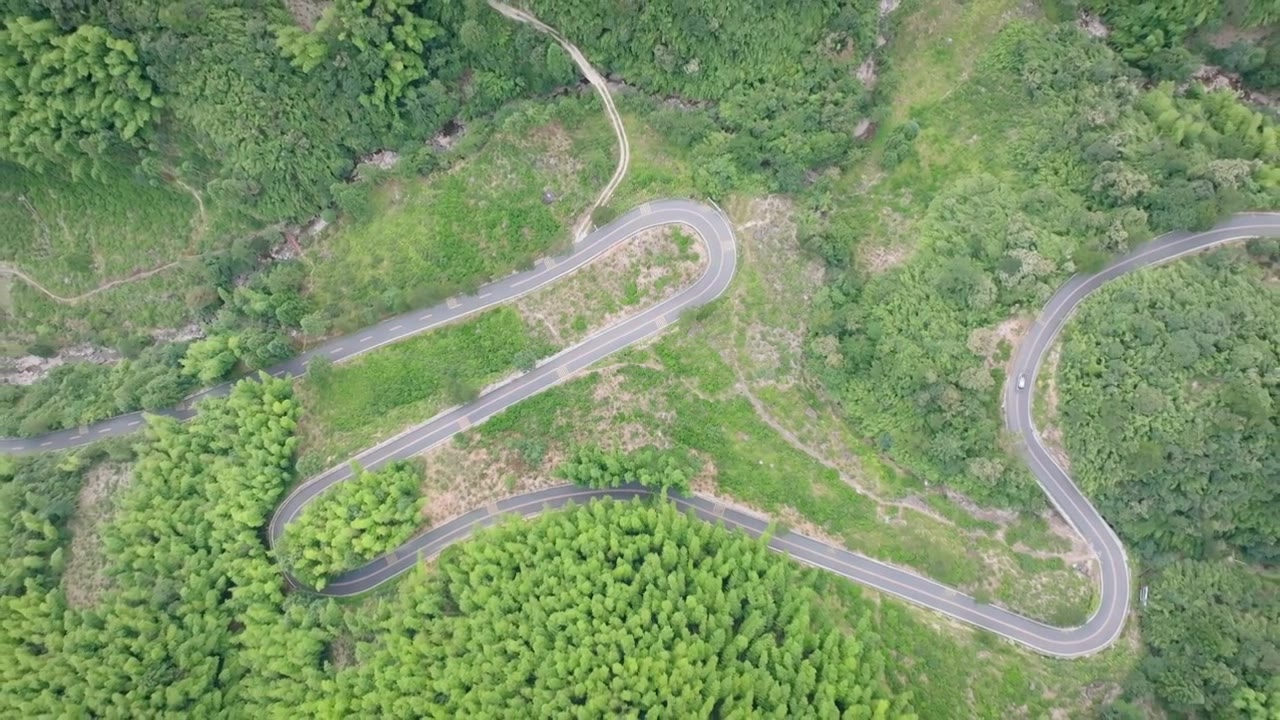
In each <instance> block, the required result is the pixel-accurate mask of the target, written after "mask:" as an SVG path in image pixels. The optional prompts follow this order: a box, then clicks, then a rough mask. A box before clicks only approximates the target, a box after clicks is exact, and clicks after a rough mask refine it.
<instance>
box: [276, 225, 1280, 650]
mask: <svg viewBox="0 0 1280 720" xmlns="http://www.w3.org/2000/svg"><path fill="white" fill-rule="evenodd" d="M717 217H719V218H720V219H721V220H723V216H722V215H718V214H717ZM691 226H692V225H691ZM693 227H695V231H697V232H698V234H699V237H700V238H702V239H703V241H704V242H705V243H706V244H707V246H708V249H709V256H710V257H713V258H714V257H716V254H715V251H716V248H717V246H718V247H720V248H722V249H723V248H726V247H728V248H732V246H733V242H732V234H731V233H732V230H731V229H729V233H730V234H729V236H728V237H729V238H730V239H729V241H728V242H727V243H726V242H724V241H723V240H722V241H721V242H720V243H717V242H715V241H713V240H711V239H709V238H707V237H706V236H703V235H702V232H701V230H698V228H697V227H696V226H693ZM1273 235H1280V215H1267V214H1263V213H1253V214H1245V215H1239V216H1236V217H1233V218H1232V219H1231V220H1229V221H1227V222H1226V223H1224V224H1222V225H1220V226H1218V227H1216V228H1214V229H1213V230H1210V231H1206V232H1203V233H1171V234H1169V235H1165V236H1162V237H1160V238H1157V239H1156V240H1153V241H1152V242H1150V243H1148V244H1146V245H1143V246H1142V247H1140V248H1138V249H1137V250H1135V251H1133V252H1131V253H1130V254H1128V255H1126V256H1124V257H1122V258H1120V259H1118V260H1116V261H1114V262H1112V263H1111V264H1109V265H1108V266H1107V267H1106V268H1104V269H1103V270H1102V271H1100V272H1098V273H1096V274H1094V275H1084V276H1075V277H1073V278H1071V280H1069V281H1068V282H1067V283H1066V284H1065V285H1064V286H1063V287H1062V288H1061V289H1059V291H1058V292H1057V293H1055V294H1054V296H1053V298H1052V299H1051V300H1050V301H1049V302H1048V303H1047V304H1046V305H1045V307H1044V310H1043V311H1042V313H1041V315H1040V317H1039V318H1038V319H1037V320H1036V322H1035V324H1034V325H1033V328H1032V332H1031V334H1030V335H1029V336H1028V337H1027V339H1026V340H1024V341H1023V343H1022V344H1021V345H1020V347H1019V351H1018V354H1017V356H1016V361H1015V364H1014V369H1015V372H1013V373H1011V374H1010V376H1009V379H1008V384H1007V386H1006V391H1005V392H1006V397H1008V398H1012V399H1013V401H1012V402H1007V403H1006V413H1005V421H1006V424H1007V425H1008V427H1009V429H1010V430H1011V431H1012V432H1013V433H1014V434H1015V435H1017V436H1019V437H1020V438H1021V439H1022V440H1023V442H1024V444H1025V446H1024V448H1023V453H1022V454H1023V457H1024V460H1026V462H1027V464H1028V467H1029V468H1030V469H1031V471H1032V473H1033V474H1034V475H1035V477H1036V479H1037V481H1038V482H1039V483H1040V485H1041V487H1042V488H1043V489H1044V491H1045V493H1046V494H1047V495H1048V496H1049V499H1050V501H1051V502H1052V503H1053V504H1054V506H1055V507H1056V508H1058V511H1059V512H1060V513H1061V514H1062V515H1063V517H1064V518H1065V519H1066V520H1067V521H1068V522H1069V523H1070V524H1071V525H1072V526H1073V527H1074V528H1075V529H1076V530H1077V532H1079V533H1080V534H1081V535H1082V536H1083V537H1084V538H1085V539H1086V541H1087V542H1088V543H1089V545H1090V547H1091V548H1092V549H1093V551H1094V553H1095V554H1096V555H1097V557H1098V562H1099V567H1100V577H1099V591H1098V596H1099V602H1098V607H1097V609H1096V610H1095V611H1094V613H1093V615H1092V616H1091V617H1090V618H1089V619H1088V620H1087V621H1086V622H1085V623H1084V624H1083V625H1081V626H1079V627H1074V628H1056V627H1052V626H1049V625H1046V624H1044V623H1041V622H1038V621H1036V620H1032V619H1030V618H1027V617H1024V616H1022V615H1018V614H1017V613H1013V612H1010V611H1008V610H1005V609H1003V608H999V607H995V606H991V605H986V604H983V603H979V602H978V601H976V600H974V599H973V598H972V597H970V596H968V595H965V594H963V593H960V592H958V591H956V590H954V589H953V588H950V587H947V586H945V585H942V584H940V583H937V582H934V581H932V580H930V579H928V578H925V577H922V576H920V575H917V574H915V573H913V572H910V571H907V570H904V569H902V568H898V567H894V566H892V565H888V564H885V563H882V562H879V561H876V560H874V559H871V558H868V557H866V556H864V555H861V554H858V553H854V552H851V551H849V550H846V549H844V548H841V547H837V546H833V545H829V544H827V543H825V542H822V541H819V540H815V539H813V538H810V537H808V536H806V535H803V534H800V533H796V532H790V531H788V532H781V533H775V534H772V535H770V536H769V541H768V542H769V547H770V548H771V549H773V550H775V551H778V552H780V553H783V554H785V555H787V556H789V557H790V558H792V559H794V560H797V561H799V562H801V563H804V564H806V565H810V566H812V567H815V568H819V569H821V570H824V571H826V572H831V573H834V574H837V575H840V576H842V577H845V578H847V579H849V580H852V581H854V582H857V583H859V584H862V585H865V586H868V587H871V588H873V589H875V590H878V591H880V592H884V593H887V594H889V595H892V596H895V597H898V598H900V599H903V600H906V601H908V602H911V603H914V604H916V605H919V606H922V607H925V608H927V609H930V610H933V611H936V612H940V613H942V614H945V615H947V616H949V617H952V618H954V619H956V620H958V621H960V622H964V623H967V624H970V625H973V626H976V627H980V628H983V629H986V630H989V631H991V632H993V633H995V634H997V635H1000V636H1001V637H1004V638H1006V639H1008V640H1011V641H1013V642H1016V643H1019V644H1021V645H1024V646H1026V647H1028V648H1030V649H1032V650H1034V651H1036V652H1039V653H1042V654H1045V655H1049V656H1053V657H1059V658H1075V657H1081V656H1084V655H1089V654H1092V653H1095V652H1098V651H1100V650H1103V649H1105V648H1106V647H1108V646H1110V645H1111V644H1112V643H1113V642H1114V641H1115V640H1116V639H1117V638H1118V637H1119V635H1120V633H1121V631H1122V630H1123V628H1124V623H1125V620H1126V617H1127V615H1128V610H1129V601H1130V595H1131V579H1130V574H1129V567H1128V563H1127V557H1126V555H1125V551H1124V547H1123V545H1122V544H1121V542H1120V540H1119V538H1118V537H1117V536H1116V534H1115V533H1114V531H1112V529H1111V528H1110V527H1109V526H1108V525H1107V523H1106V521H1105V520H1103V518H1102V517H1101V515H1100V514H1099V513H1098V511H1097V510H1096V509H1095V508H1094V507H1093V505H1092V504H1091V503H1090V502H1089V501H1088V499H1087V498H1085V497H1084V495H1083V494H1082V493H1081V492H1080V490H1079V489H1078V488H1077V487H1076V486H1075V484H1074V483H1073V482H1072V480H1071V478H1070V477H1069V476H1068V475H1067V474H1066V473H1065V472H1064V471H1063V470H1062V469H1061V468H1060V467H1058V466H1057V464H1056V463H1054V461H1053V459H1052V457H1051V456H1050V455H1049V454H1048V451H1047V450H1046V449H1045V448H1044V446H1043V444H1042V443H1041V441H1040V438H1039V436H1038V434H1037V433H1036V430H1035V426H1034V423H1033V422H1032V419H1031V398H1032V393H1031V392H1028V391H1019V390H1017V389H1016V384H1015V383H1016V380H1015V379H1016V377H1017V376H1018V374H1021V373H1029V378H1030V379H1031V380H1034V376H1035V373H1036V372H1037V371H1038V369H1039V367H1040V365H1041V363H1042V362H1043V360H1044V357H1045V355H1046V354H1047V352H1048V350H1049V349H1050V348H1051V347H1052V345H1053V342H1054V340H1055V339H1056V337H1057V335H1058V334H1059V333H1060V332H1061V330H1062V328H1063V327H1064V326H1065V324H1066V322H1067V321H1068V319H1069V318H1070V316H1071V314H1072V312H1073V311H1074V310H1075V309H1076V308H1077V307H1078V306H1079V304H1080V303H1081V302H1082V301H1083V300H1084V299H1085V298H1086V297H1087V296H1088V295H1089V294H1091V293H1092V292H1094V291H1096V290H1097V289H1098V288H1100V287H1101V286H1102V285H1105V284H1106V283H1107V282H1109V281H1111V280H1113V279H1115V278H1117V277H1119V276H1121V275H1124V274H1125V273H1128V272H1131V271H1133V270H1137V269H1141V268H1145V267H1149V266H1152V265H1157V264H1160V263H1164V262H1168V261H1170V260H1173V259H1176V258H1178V257H1182V256H1184V255H1187V254H1190V253H1194V252H1198V251H1201V250H1204V249H1207V248H1210V247H1213V246H1216V245H1220V244H1223V243H1226V242H1230V241H1233V240H1242V239H1247V238H1252V237H1258V236H1273ZM712 265H714V266H719V265H721V263H719V262H716V261H713V263H712ZM710 274H712V273H711V271H710V268H709V269H708V275H710ZM704 277H705V276H704ZM726 277H732V271H730V272H729V273H728V274H727V276H726ZM700 282H701V281H700ZM725 284H726V285H727V280H726V282H725ZM723 290H724V287H719V288H716V289H715V290H714V293H715V295H718V294H719V293H720V292H723ZM677 297H679V296H677ZM712 297H714V296H712ZM673 299H674V298H673ZM709 299H711V298H708V297H702V296H700V299H696V300H694V301H692V302H689V303H681V306H682V307H692V306H694V305H697V304H701V303H702V302H707V301H709ZM644 315H646V313H642V314H641V316H637V318H639V317H642V316H644ZM666 320H667V322H668V323H669V322H670V318H666ZM622 324H623V325H630V321H629V320H628V321H624V322H623V323H622ZM657 329H658V328H657V327H656V326H655V328H654V330H653V331H652V332H657ZM612 331H613V329H610V330H607V331H605V333H604V334H609V333H611V332H612ZM624 334H625V333H624ZM650 334H652V333H650ZM646 337H647V335H646ZM595 342H596V341H595V340H594V339H589V340H587V341H584V343H583V344H589V343H590V344H594V343H595ZM633 342H634V341H633ZM580 349H581V346H575V348H571V350H570V351H566V354H568V355H572V354H573V352H574V351H578V350H580ZM617 349H621V348H620V347H613V346H612V345H610V346H609V349H604V348H601V350H602V351H603V353H602V354H599V355H598V357H603V356H604V355H607V354H609V353H611V352H614V351H616V350H617ZM557 357H559V356H557ZM598 357H597V359H598ZM587 364H589V363H587ZM574 365H575V366H577V370H580V369H582V368H584V367H585V366H586V365H580V366H578V363H574ZM562 367H568V366H567V365H561V364H560V363H558V362H554V363H547V364H545V365H544V366H541V367H540V368H539V370H541V371H543V373H542V377H543V380H542V381H541V382H539V381H538V380H537V379H536V378H535V379H534V380H533V381H531V382H530V383H529V384H528V385H526V386H522V387H521V388H512V389H510V390H509V391H507V392H501V393H493V395H497V396H498V397H493V398H490V396H485V397H482V398H481V399H480V400H479V401H477V402H476V403H475V404H474V405H473V406H468V407H467V408H459V409H457V410H454V411H450V412H448V413H444V414H442V415H441V416H437V417H436V418H433V419H432V420H430V421H428V422H427V423H424V424H423V425H421V426H418V427H417V428H414V429H413V430H411V431H409V432H407V433H406V434H404V435H402V436H400V437H397V438H393V439H392V440H390V441H388V442H386V443H383V444H381V445H379V446H377V447H375V448H372V449H370V450H368V451H365V453H362V454H361V456H359V457H357V458H356V459H357V460H358V461H360V462H362V463H370V465H369V466H370V467H376V466H377V465H380V464H382V463H385V462H388V461H390V460H392V459H397V458H403V457H409V456H412V455H414V454H417V453H419V452H422V451H423V450H426V449H428V448H430V447H434V446H435V445H437V444H439V443H441V442H444V441H445V440H447V439H449V438H450V437H452V436H453V435H454V434H456V433H457V432H460V431H462V430H463V429H465V428H467V427H470V426H471V425H473V424H475V422H483V421H484V420H485V419H487V418H489V417H492V416H493V415H494V414H496V413H497V412H500V411H501V409H503V408H505V407H509V406H510V405H511V404H514V403H515V402H518V401H519V399H523V398H525V397H528V396H529V395H532V394H534V393H536V392H540V391H541V390H543V389H546V388H548V387H550V386H551V385H554V384H555V383H557V382H559V381H560V380H562V379H564V378H565V377H568V375H569V374H571V372H570V373H566V371H565V370H562V369H561V368H562ZM553 370H554V374H555V375H556V377H555V378H552V379H551V381H550V382H546V377H547V376H549V375H550V373H551V372H552V371H553ZM573 372H576V370H575V371H573ZM1028 387H1034V385H1033V384H1032V383H1028ZM499 405H500V407H496V406H499ZM460 412H461V413H462V414H461V415H459V414H458V413H460ZM349 476H350V471H349V469H348V468H347V467H346V466H340V467H335V468H333V469H331V470H330V471H328V472H326V473H323V474H321V475H319V476H317V477H316V478H313V479H312V480H310V481H308V482H307V483H305V484H304V485H302V486H299V487H298V488H297V489H296V490H295V491H294V492H293V493H292V494H291V495H290V496H289V498H286V500H285V502H284V503H282V504H281V505H280V506H279V508H278V509H277V512H276V514H275V516H273V517H272V520H271V526H270V530H269V534H270V538H271V541H272V542H273V543H274V542H275V541H276V540H278V539H279V537H280V536H281V534H282V533H283V531H284V527H285V525H287V524H288V522H289V521H290V520H291V519H293V518H294V517H296V515H297V513H298V512H299V511H300V510H301V508H302V507H303V506H305V505H306V503H307V502H309V501H310V500H311V499H313V498H314V497H316V496H317V495H318V494H319V493H322V492H323V491H324V490H325V489H327V488H328V487H331V486H332V485H333V484H334V483H336V482H340V481H341V480H342V479H344V478H345V477H349ZM650 494H651V493H650V492H649V491H648V490H646V489H644V488H640V487H636V486H625V487H621V488H614V489H607V490H600V489H587V488H581V487H576V486H572V485H562V486H558V487H554V488H548V489H545V490H539V491H535V492H530V493H525V494H522V495H517V496H513V497H508V498H504V499H502V500H498V501H496V502H493V503H489V504H488V505H486V506H485V507H483V508H478V509H475V510H472V511H470V512H468V513H465V514H463V515H460V516H458V517H455V518H452V519H450V520H448V521H446V522H444V523H442V524H440V525H438V526H435V527H432V528H430V529H428V530H426V531H424V532H422V533H420V534H419V535H417V536H415V537H413V538H411V539H410V540H408V541H407V542H406V543H404V544H403V545H401V546H400V547H398V548H396V549H394V550H392V551H391V552H389V553H387V554H385V555H383V556H380V557H378V558H376V559H374V560H372V561H370V562H369V563H366V564H365V565H363V566H361V567H359V568H355V569H353V570H350V571H348V572H346V573H343V574H342V575H340V576H338V577H336V578H334V579H333V581H332V582H331V583H330V584H328V585H327V586H326V587H325V589H324V590H323V592H322V593H321V594H324V595H329V596H335V597H348V596H353V595H359V594H361V593H364V592H368V591H370V590H372V589H374V588H376V587H378V586H379V585H381V584H383V583H385V582H387V581H388V580H391V579H392V578H395V577H397V576H398V575H400V574H401V573H403V572H405V571H407V570H409V569H410V568H412V567H414V566H415V565H416V564H417V563H418V562H419V561H420V560H425V559H428V558H431V557H434V556H436V555H438V554H439V553H440V552H441V551H442V550H443V549H444V548H446V547H448V546H449V545H451V544H453V543H456V542H459V541H461V540H464V539H466V538H469V537H470V536H471V535H472V534H473V533H474V532H475V531H476V530H478V529H480V528H483V527H487V526H489V525H492V524H493V523H495V522H497V521H498V519H499V518H500V517H502V516H504V515H518V516H521V517H532V516H535V515H538V514H540V513H542V512H546V511H549V510H555V509H559V508H562V507H565V506H566V505H568V504H570V503H575V502H583V501H589V500H591V499H594V498H602V497H610V498H614V499H619V500H625V499H629V498H635V497H641V496H648V495H650ZM669 499H670V500H671V501H672V502H674V503H675V504H676V505H677V506H678V507H679V508H681V509H682V510H685V511H688V512H691V513H692V514H694V515H695V516H696V517H698V518H700V519H702V520H705V521H708V522H717V523H721V524H723V525H724V526H726V527H729V528H734V529H739V530H742V531H744V532H745V533H747V534H748V535H751V536H753V537H760V536H762V535H765V534H766V533H767V532H768V529H769V526H770V523H769V521H768V520H766V519H764V518H760V517H757V516H755V515H751V514H748V513H745V512H742V511H740V510H738V509H736V508H733V507H729V506H726V505H724V504H722V503H720V502H719V501H717V500H714V499H712V498H707V497H703V496H698V495H692V496H678V495H672V496H670V498H669Z"/></svg>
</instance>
